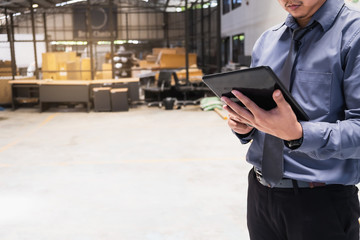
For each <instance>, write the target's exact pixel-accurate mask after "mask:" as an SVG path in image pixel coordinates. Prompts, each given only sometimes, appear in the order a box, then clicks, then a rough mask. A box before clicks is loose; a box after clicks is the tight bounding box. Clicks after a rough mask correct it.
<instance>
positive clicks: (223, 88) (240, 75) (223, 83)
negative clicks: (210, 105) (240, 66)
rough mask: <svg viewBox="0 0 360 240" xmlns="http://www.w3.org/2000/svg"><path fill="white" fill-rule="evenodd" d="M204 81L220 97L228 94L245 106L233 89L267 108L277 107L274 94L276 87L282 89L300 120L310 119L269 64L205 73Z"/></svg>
mask: <svg viewBox="0 0 360 240" xmlns="http://www.w3.org/2000/svg"><path fill="white" fill-rule="evenodd" d="M203 82H204V83H205V84H206V85H207V86H208V87H209V88H210V89H211V90H212V91H213V92H214V93H215V94H216V95H217V96H218V97H219V98H221V97H222V96H226V97H228V98H230V99H231V100H232V101H234V102H236V103H238V104H240V105H241V106H243V104H242V103H241V102H240V101H239V100H238V99H237V98H236V97H235V96H234V95H233V94H232V93H231V91H232V90H238V91H239V92H241V93H242V94H244V95H245V96H247V97H248V98H250V99H251V100H252V101H254V102H255V103H256V104H257V105H258V106H259V107H261V108H263V109H265V110H270V109H272V108H274V107H276V103H275V101H274V100H273V98H272V94H273V92H274V91H275V90H276V89H280V90H281V92H282V93H283V95H284V97H285V99H286V101H287V102H288V103H289V104H290V106H291V107H292V109H293V111H294V113H295V114H296V116H297V118H298V120H305V121H307V120H309V117H308V116H307V115H306V113H305V112H304V110H303V109H302V108H301V107H300V105H299V104H298V103H297V102H296V101H295V99H294V98H293V97H292V96H291V94H290V92H289V91H288V90H287V89H286V88H285V87H284V85H283V84H282V82H281V81H280V80H279V78H278V77H277V76H276V74H275V73H274V72H273V71H272V69H271V68H270V67H268V66H260V67H255V68H248V69H244V70H236V71H231V72H225V73H216V74H210V75H205V76H203Z"/></svg>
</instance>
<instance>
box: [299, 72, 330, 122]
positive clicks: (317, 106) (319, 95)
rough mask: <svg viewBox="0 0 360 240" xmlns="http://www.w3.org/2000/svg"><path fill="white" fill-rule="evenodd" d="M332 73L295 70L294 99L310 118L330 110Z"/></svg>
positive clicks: (320, 115) (327, 112) (318, 116)
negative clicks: (297, 100) (295, 87)
mask: <svg viewBox="0 0 360 240" xmlns="http://www.w3.org/2000/svg"><path fill="white" fill-rule="evenodd" d="M332 75H333V74H332V73H323V72H308V71H298V72H297V79H296V80H295V81H296V82H297V83H296V86H297V89H296V95H297V96H296V99H299V104H300V105H301V107H302V108H303V110H304V111H305V112H306V113H307V114H308V116H309V117H310V119H312V120H314V119H317V118H320V117H323V116H324V115H327V114H329V112H330V101H331V83H332ZM293 90H295V89H293ZM293 93H295V92H294V91H293ZM300 99H301V100H300Z"/></svg>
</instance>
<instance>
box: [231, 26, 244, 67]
mask: <svg viewBox="0 0 360 240" xmlns="http://www.w3.org/2000/svg"><path fill="white" fill-rule="evenodd" d="M244 42H245V35H244V34H243V33H241V34H238V35H235V36H233V40H232V45H233V46H232V52H233V57H232V58H233V62H234V63H238V62H239V57H240V56H244V54H245V44H244Z"/></svg>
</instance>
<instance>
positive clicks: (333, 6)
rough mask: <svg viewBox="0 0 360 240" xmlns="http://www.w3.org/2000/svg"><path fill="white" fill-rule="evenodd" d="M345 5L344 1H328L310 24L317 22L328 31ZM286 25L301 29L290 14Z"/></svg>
mask: <svg viewBox="0 0 360 240" xmlns="http://www.w3.org/2000/svg"><path fill="white" fill-rule="evenodd" d="M343 5H344V0H327V1H326V2H325V3H324V4H323V5H322V6H321V7H320V8H319V10H318V11H317V12H316V13H315V14H314V16H313V17H312V19H311V20H310V22H309V24H311V23H312V22H313V21H317V22H318V23H319V24H320V25H321V26H322V28H323V29H324V31H327V30H328V29H329V28H330V26H331V25H332V24H333V22H334V20H335V18H336V16H337V15H338V13H339V12H340V10H341V9H342V7H343ZM285 25H286V26H288V27H290V28H292V29H295V28H298V27H299V25H298V24H297V23H296V21H295V18H294V17H293V16H291V15H290V14H289V15H288V16H287V18H286V20H285Z"/></svg>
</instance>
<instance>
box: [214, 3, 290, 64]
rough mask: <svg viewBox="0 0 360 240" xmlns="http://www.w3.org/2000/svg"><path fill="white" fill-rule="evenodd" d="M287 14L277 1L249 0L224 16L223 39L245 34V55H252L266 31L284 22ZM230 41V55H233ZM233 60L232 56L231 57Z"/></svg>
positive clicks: (222, 20) (222, 25)
mask: <svg viewBox="0 0 360 240" xmlns="http://www.w3.org/2000/svg"><path fill="white" fill-rule="evenodd" d="M286 16H287V12H286V11H285V10H284V9H283V8H282V7H281V6H280V5H279V3H278V1H275V0H252V1H251V0H249V5H246V3H245V1H243V4H242V5H241V6H240V7H238V8H236V9H234V10H231V11H230V12H228V13H226V14H225V15H222V19H221V37H228V36H230V37H231V36H233V35H237V34H240V33H244V34H245V55H251V52H252V48H253V46H254V44H255V41H256V40H257V39H258V38H259V36H260V35H261V33H263V32H264V31H265V30H266V29H268V28H270V27H271V26H274V25H276V24H278V23H281V22H284V21H285V18H286ZM231 44H232V41H230V55H232V50H231V49H232V46H231ZM230 59H232V56H230Z"/></svg>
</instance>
